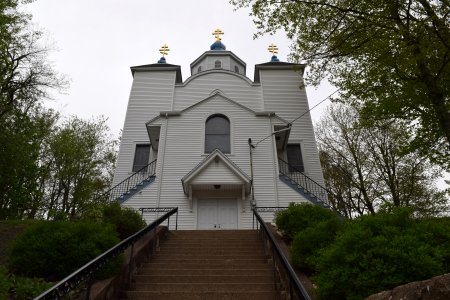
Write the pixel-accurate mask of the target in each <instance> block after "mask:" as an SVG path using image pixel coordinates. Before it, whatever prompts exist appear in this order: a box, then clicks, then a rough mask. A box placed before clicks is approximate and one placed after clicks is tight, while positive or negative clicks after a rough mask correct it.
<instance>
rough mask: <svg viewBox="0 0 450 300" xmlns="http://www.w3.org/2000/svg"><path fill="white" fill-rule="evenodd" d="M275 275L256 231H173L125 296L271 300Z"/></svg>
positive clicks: (168, 299)
mask: <svg viewBox="0 0 450 300" xmlns="http://www.w3.org/2000/svg"><path fill="white" fill-rule="evenodd" d="M273 272H274V271H273V269H272V264H271V263H270V264H269V261H268V257H267V256H266V255H265V253H264V247H263V242H262V240H261V239H259V238H258V237H257V234H256V232H255V231H252V230H217V231H215V230H185V231H171V232H169V235H168V238H167V240H165V241H163V242H162V243H161V246H160V251H159V252H157V254H156V255H155V256H153V257H152V258H151V259H150V261H149V262H147V263H145V264H144V265H143V266H141V267H140V268H139V269H138V273H137V275H135V276H134V278H133V282H132V284H131V287H130V289H129V290H125V291H123V297H124V298H126V299H160V300H182V299H183V300H184V299H205V300H206V299H208V300H219V299H220V300H225V299H227V300H228V299H230V300H231V299H233V300H244V299H245V300H248V299H260V300H265V299H267V300H269V299H270V300H273V299H275V298H276V297H275V296H276V294H275V286H274V275H273Z"/></svg>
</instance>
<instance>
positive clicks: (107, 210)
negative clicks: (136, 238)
mask: <svg viewBox="0 0 450 300" xmlns="http://www.w3.org/2000/svg"><path fill="white" fill-rule="evenodd" d="M103 221H104V222H107V223H110V224H113V225H114V226H115V229H116V231H117V233H118V234H119V237H120V239H121V240H123V239H126V238H127V237H129V236H130V235H132V234H134V233H136V232H137V231H139V230H140V229H142V228H144V227H145V226H146V224H145V221H144V220H143V219H142V217H141V215H140V214H139V213H138V212H137V211H136V210H134V209H132V208H128V207H123V206H121V205H120V204H118V203H116V202H115V203H112V204H109V205H106V206H104V207H103Z"/></svg>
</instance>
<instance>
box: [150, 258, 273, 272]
mask: <svg viewBox="0 0 450 300" xmlns="http://www.w3.org/2000/svg"><path fill="white" fill-rule="evenodd" d="M265 267H267V268H271V267H272V266H270V265H269V264H268V263H267V262H265V261H262V260H261V261H260V262H246V261H242V260H241V261H229V262H224V261H221V262H210V263H202V264H199V263H189V262H186V263H183V264H180V263H174V262H169V263H161V262H149V263H145V264H143V266H142V268H152V269H164V268H166V269H174V270H177V269H255V268H257V269H264V268H265Z"/></svg>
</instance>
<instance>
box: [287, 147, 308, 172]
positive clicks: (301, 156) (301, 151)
mask: <svg viewBox="0 0 450 300" xmlns="http://www.w3.org/2000/svg"><path fill="white" fill-rule="evenodd" d="M297 145H298V147H299V148H300V158H301V160H302V167H303V170H299V168H297V166H294V165H292V166H293V167H294V168H296V170H298V171H301V173H306V172H305V171H306V168H305V159H304V155H303V152H304V151H303V147H302V143H301V142H291V143H288V144H287V145H286V151H285V153H286V162H287V163H288V164H289V165H291V164H290V162H289V156H288V148H289V146H297ZM292 171H293V170H292V169H291V167H289V172H292Z"/></svg>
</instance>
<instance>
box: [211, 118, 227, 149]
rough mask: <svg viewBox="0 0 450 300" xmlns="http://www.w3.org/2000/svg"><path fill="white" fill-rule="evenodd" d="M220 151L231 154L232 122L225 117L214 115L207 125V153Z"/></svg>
mask: <svg viewBox="0 0 450 300" xmlns="http://www.w3.org/2000/svg"><path fill="white" fill-rule="evenodd" d="M214 149H219V150H220V151H222V152H223V153H230V152H231V151H230V150H231V146H230V121H229V120H228V118H227V117H225V116H223V115H213V116H211V117H209V118H208V119H207V120H206V124H205V153H211V152H213V151H214Z"/></svg>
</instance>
